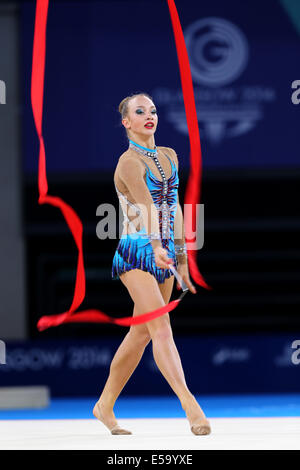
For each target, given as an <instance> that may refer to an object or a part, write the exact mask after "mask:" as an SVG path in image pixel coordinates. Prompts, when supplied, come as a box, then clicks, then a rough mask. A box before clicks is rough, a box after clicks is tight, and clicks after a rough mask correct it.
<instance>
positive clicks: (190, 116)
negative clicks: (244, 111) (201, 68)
mask: <svg viewBox="0 0 300 470" xmlns="http://www.w3.org/2000/svg"><path fill="white" fill-rule="evenodd" d="M167 1H168V6H169V10H170V16H171V21H172V26H173V32H174V37H175V44H176V50H177V57H178V63H179V71H180V79H181V87H182V93H183V101H184V107H185V114H186V120H187V126H188V132H189V140H190V152H191V153H190V163H191V165H190V173H189V178H188V183H187V188H186V192H185V198H184V203H185V204H190V207H191V208H192V220H190V219H189V217H190V216H188V217H187V216H185V217H184V219H185V227H187V229H188V230H191V229H193V230H194V229H195V227H196V204H198V203H199V202H200V188H201V178H202V152H201V144H200V134H199V127H198V117H197V110H196V102H195V96H194V88H193V80H192V74H191V69H190V63H189V57H188V53H187V49H186V45H185V41H184V35H183V32H182V28H181V24H180V20H179V16H178V12H177V9H176V6H175V2H174V0H167ZM188 230H186V234H187V233H188ZM191 241H192V240H191ZM188 263H189V272H190V274H191V277H192V278H193V280H194V281H195V283H196V284H199V285H200V286H202V287H205V288H206V289H211V287H210V286H208V285H207V284H206V282H205V280H204V279H203V277H202V275H201V273H200V272H199V269H198V266H197V251H196V250H188Z"/></svg>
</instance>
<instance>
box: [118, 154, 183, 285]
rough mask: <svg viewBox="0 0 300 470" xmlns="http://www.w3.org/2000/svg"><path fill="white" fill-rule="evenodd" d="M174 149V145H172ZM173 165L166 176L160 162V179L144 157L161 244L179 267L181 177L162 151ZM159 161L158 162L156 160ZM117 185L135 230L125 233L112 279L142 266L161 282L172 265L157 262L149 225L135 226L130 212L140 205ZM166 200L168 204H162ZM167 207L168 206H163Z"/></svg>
mask: <svg viewBox="0 0 300 470" xmlns="http://www.w3.org/2000/svg"><path fill="white" fill-rule="evenodd" d="M169 150H171V149H169ZM163 155H165V157H166V158H168V160H169V162H170V165H171V170H172V172H171V176H170V177H169V178H168V179H167V178H165V175H164V171H163V170H162V168H161V166H160V165H159V164H158V166H159V170H160V173H161V175H162V177H163V179H162V180H160V179H158V178H157V177H156V176H155V175H154V174H153V172H152V171H151V169H150V167H149V165H148V164H147V163H146V162H145V161H144V160H141V161H143V163H144V164H145V169H146V175H145V182H146V184H147V187H148V189H149V192H150V194H151V196H152V200H153V203H154V205H155V207H156V208H157V209H159V210H158V218H159V230H160V236H161V244H162V247H163V248H165V250H166V251H167V255H168V257H169V258H171V259H172V260H173V262H174V266H175V267H176V268H177V261H176V256H175V249H174V221H175V215H176V209H177V199H178V193H177V190H178V186H179V177H178V171H177V168H176V165H175V163H174V162H173V161H172V159H171V158H170V157H169V156H168V155H167V152H163ZM156 164H157V163H156ZM115 189H116V192H117V195H118V197H119V201H120V205H121V208H122V211H123V216H124V222H123V224H125V223H128V226H129V227H131V228H132V233H128V231H127V233H125V234H122V236H121V238H120V241H119V244H118V246H117V249H116V252H115V254H114V257H113V263H112V279H118V278H119V275H120V274H122V273H124V272H126V271H130V270H132V269H141V270H143V271H147V272H149V273H151V274H152V275H153V276H154V277H155V278H156V279H157V281H158V282H159V283H163V282H164V281H165V279H167V278H169V277H170V276H172V275H173V273H172V271H171V270H170V269H163V268H158V267H157V266H156V264H155V259H154V252H153V247H152V245H151V241H150V239H149V238H148V236H147V233H146V229H145V227H144V226H143V227H142V228H141V230H138V231H137V230H136V228H135V226H134V224H133V223H132V221H130V220H129V218H128V216H127V210H128V208H129V207H130V208H131V209H133V210H134V211H135V213H136V214H137V215H139V214H140V209H139V207H138V206H137V205H135V204H133V203H132V202H130V201H129V200H128V199H127V197H126V196H125V195H124V194H123V193H122V192H121V191H119V189H118V188H117V186H116V184H115ZM163 204H165V206H163ZM163 207H165V210H163Z"/></svg>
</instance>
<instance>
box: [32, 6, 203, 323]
mask: <svg viewBox="0 0 300 470" xmlns="http://www.w3.org/2000/svg"><path fill="white" fill-rule="evenodd" d="M48 5H49V0H37V3H36V15H35V27H34V39H33V58H32V76H31V104H32V111H33V116H34V122H35V127H36V130H37V134H38V138H39V144H40V148H39V166H38V189H39V200H38V203H39V204H50V205H52V206H56V207H58V208H59V209H60V210H61V212H62V214H63V216H64V218H65V220H66V222H67V224H68V226H69V228H70V230H71V233H72V235H73V238H74V240H75V243H76V245H77V248H78V262H77V273H76V282H75V291H74V297H73V302H72V305H71V307H70V309H69V310H68V311H67V312H64V313H61V314H59V315H51V316H43V317H41V318H40V319H39V321H38V324H37V328H38V330H39V331H43V330H45V329H47V328H49V327H52V326H58V325H60V324H62V323H71V322H92V323H114V324H117V325H121V326H130V325H137V324H141V323H146V322H148V321H150V320H153V319H154V318H157V317H159V316H161V315H164V314H165V313H167V312H170V311H172V310H174V309H175V308H176V307H177V306H178V303H179V302H180V298H179V299H176V300H173V301H171V302H170V303H169V304H167V305H164V306H163V307H160V308H158V309H156V310H154V311H152V312H148V313H144V314H142V315H139V316H137V317H132V316H130V317H125V318H113V317H109V316H108V315H106V314H105V313H104V312H102V311H101V310H96V309H89V310H84V311H80V312H76V310H77V309H78V307H79V306H80V305H81V303H82V302H83V300H84V297H85V271H84V260H83V249H82V233H83V227H82V222H81V220H80V218H79V217H78V216H77V214H76V213H75V211H74V210H73V209H72V207H71V206H69V205H68V204H66V203H65V202H64V201H63V200H62V199H61V198H59V197H54V196H48V194H47V193H48V182H47V175H46V153H45V146H44V139H43V135H42V119H43V94H44V74H45V57H46V26H47V15H48ZM168 5H169V8H170V14H171V19H172V24H173V28H174V34H175V40H176V47H177V52H178V59H179V65H180V73H181V80H182V86H183V93H184V95H186V96H185V101H184V102H185V109H186V113H187V116H188V125H189V133H190V142H191V157H192V172H191V174H190V178H189V182H188V192H187V195H186V199H185V200H186V201H189V203H192V204H193V203H194V204H195V203H197V201H198V200H199V188H200V184H199V174H200V161H201V149H200V138H199V132H198V121H197V116H196V114H195V103H194V95H193V85H192V81H191V74H190V69H189V62H188V57H187V52H186V47H185V43H184V38H183V33H182V30H181V26H180V22H179V18H178V14H177V10H176V7H175V4H174V2H173V1H170V0H168ZM193 104H194V106H193ZM193 108H194V109H193ZM189 113H190V114H189ZM195 117H196V120H195ZM191 133H192V134H191ZM195 256H196V252H195V251H194V252H193V251H190V250H189V266H190V270H191V275H192V277H193V279H194V280H195V282H197V283H198V284H200V285H202V286H203V287H206V288H208V286H207V284H206V283H205V281H204V280H203V278H202V276H201V274H200V273H199V271H198V269H197V265H196V258H195ZM75 312H76V314H75Z"/></svg>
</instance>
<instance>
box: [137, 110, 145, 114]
mask: <svg viewBox="0 0 300 470" xmlns="http://www.w3.org/2000/svg"><path fill="white" fill-rule="evenodd" d="M143 112H144V111H143V110H142V109H137V110H136V114H143Z"/></svg>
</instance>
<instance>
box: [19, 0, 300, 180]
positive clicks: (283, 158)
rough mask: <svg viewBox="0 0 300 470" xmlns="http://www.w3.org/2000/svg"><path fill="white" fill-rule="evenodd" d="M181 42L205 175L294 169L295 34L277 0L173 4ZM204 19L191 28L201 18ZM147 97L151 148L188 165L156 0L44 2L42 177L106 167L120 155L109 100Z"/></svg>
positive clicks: (299, 52)
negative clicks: (154, 120) (153, 122)
mask: <svg viewBox="0 0 300 470" xmlns="http://www.w3.org/2000/svg"><path fill="white" fill-rule="evenodd" d="M176 5H177V8H178V12H179V15H180V19H181V22H182V27H183V30H184V33H185V38H186V42H187V45H188V50H189V56H190V61H191V65H192V72H193V81H194V90H195V97H196V100H197V111H198V115H199V127H200V133H201V141H202V151H203V165H204V167H205V168H212V167H216V168H231V167H244V168H245V167H246V168H247V167H276V166H277V167H278V166H286V167H293V166H297V165H299V161H300V159H299V155H298V150H297V146H298V137H297V135H298V134H297V133H298V127H299V112H300V106H296V105H294V104H293V103H292V101H291V95H292V89H291V83H292V81H293V80H296V79H299V78H300V77H299V73H298V71H299V61H300V47H299V36H298V34H297V30H296V28H295V26H294V25H293V23H292V20H291V19H290V17H289V16H288V15H287V12H286V10H285V9H284V8H283V6H282V3H281V2H280V1H279V0H264V1H263V2H262V1H259V0H253V1H251V2H241V1H238V0H226V2H224V0H210V1H209V2H204V1H198V2H194V1H193V2H191V1H186V0H177V1H176ZM34 14H35V4H34V2H31V3H26V2H23V4H22V15H21V27H22V36H21V46H22V67H23V69H22V73H23V83H22V84H23V98H24V108H23V114H24V118H25V119H24V129H23V131H24V132H23V139H24V158H23V168H24V171H25V172H26V173H27V174H28V173H31V172H36V171H37V162H38V145H37V144H38V141H37V137H36V133H35V129H34V123H33V118H32V111H31V104H30V75H31V63H32V41H33V28H34ZM200 20H201V21H202V23H199V21H200ZM140 90H145V91H147V92H148V93H150V94H151V95H152V96H153V98H154V101H155V102H156V105H157V108H158V113H159V128H158V131H157V134H156V143H157V145H164V146H170V147H173V148H175V150H176V151H177V153H178V155H179V158H180V163H181V166H182V167H184V166H185V167H186V168H188V165H189V141H188V136H187V131H186V120H185V113H184V107H183V101H182V96H181V84H180V77H179V71H178V62H177V55H176V50H175V44H174V38H173V32H172V28H171V22H170V17H169V11H168V7H167V2H166V1H164V0H161V1H153V0H151V1H150V0H149V1H148V0H137V1H132V0H128V1H124V0H123V1H111V0H110V1H100V2H96V1H90V2H88V1H87V2H74V3H72V2H66V3H64V2H54V1H51V0H50V2H49V15H48V26H47V60H46V75H45V97H44V121H43V131H44V137H45V144H46V153H47V170H48V173H51V172H56V173H75V174H76V173H79V172H87V173H89V172H94V171H105V172H107V173H108V174H110V175H111V172H112V171H113V169H114V167H115V165H116V163H117V160H118V157H119V156H120V154H121V153H122V152H123V151H124V150H125V149H126V148H127V140H126V138H125V133H124V132H123V129H122V128H121V126H120V123H119V116H118V112H117V108H118V104H119V102H120V101H121V100H122V99H123V97H125V96H127V95H128V94H130V93H132V92H135V91H140Z"/></svg>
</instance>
